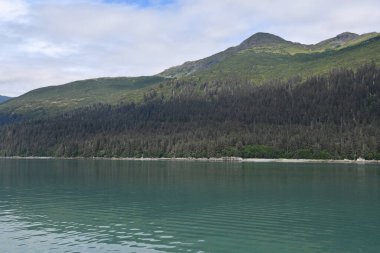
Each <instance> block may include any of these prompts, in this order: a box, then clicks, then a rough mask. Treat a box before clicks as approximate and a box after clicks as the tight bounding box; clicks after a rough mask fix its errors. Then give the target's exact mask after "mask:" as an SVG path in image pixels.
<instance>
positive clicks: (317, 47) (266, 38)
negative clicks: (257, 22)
mask: <svg viewBox="0 0 380 253" xmlns="http://www.w3.org/2000/svg"><path fill="white" fill-rule="evenodd" d="M376 36H380V34H379V33H376V32H373V33H365V34H362V35H358V34H355V33H350V32H344V33H341V34H338V35H337V36H335V37H333V38H330V39H327V40H323V41H321V42H319V43H316V44H311V45H307V44H302V43H298V42H292V41H288V40H285V39H283V38H281V37H280V36H277V35H274V34H271V33H264V32H259V33H255V34H254V35H252V36H251V37H249V38H248V39H246V40H244V41H243V42H242V43H240V44H239V45H237V46H234V47H230V48H228V49H226V50H224V51H222V52H219V53H216V54H214V55H211V56H208V57H206V58H203V59H200V60H196V61H189V62H185V63H184V64H182V65H178V66H174V67H171V68H168V69H166V70H164V71H163V72H161V73H159V75H160V76H164V77H182V76H189V75H191V74H194V73H195V72H198V71H204V70H207V69H209V68H210V67H212V66H214V65H216V64H218V63H219V62H221V61H222V60H224V59H225V58H226V57H228V56H230V55H232V54H235V53H237V52H240V51H243V50H249V49H252V48H255V47H260V46H267V47H268V46H275V45H279V44H283V45H289V46H293V47H294V48H293V49H296V50H295V53H302V52H307V51H309V52H310V51H315V52H321V51H322V52H323V51H326V50H329V49H330V50H331V49H336V48H337V46H338V47H342V46H344V45H345V44H346V43H348V42H352V41H355V40H358V43H359V42H360V40H359V39H360V38H362V39H364V40H365V39H370V38H372V37H376ZM297 49H298V50H297Z"/></svg>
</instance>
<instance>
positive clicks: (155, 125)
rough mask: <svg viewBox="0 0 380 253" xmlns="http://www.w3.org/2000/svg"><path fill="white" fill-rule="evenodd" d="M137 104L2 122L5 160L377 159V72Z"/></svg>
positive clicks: (193, 85) (179, 94) (188, 85)
mask: <svg viewBox="0 0 380 253" xmlns="http://www.w3.org/2000/svg"><path fill="white" fill-rule="evenodd" d="M166 85H167V87H163V88H164V89H166V90H167V89H171V95H170V96H167V95H163V94H160V93H158V92H157V91H152V92H150V93H148V94H146V96H145V100H144V102H143V103H141V104H133V103H132V104H124V105H118V106H109V105H102V104H99V105H94V106H91V107H87V108H83V109H80V110H76V111H73V112H70V113H65V114H62V115H60V116H56V117H52V118H48V119H40V120H35V121H22V122H18V123H11V124H8V125H5V126H3V127H1V128H0V154H1V155H6V156H14V155H21V156H29V155H33V156H70V157H75V156H84V157H91V156H98V157H103V156H107V157H141V156H145V157H189V156H192V157H220V156H241V157H245V158H248V157H265V158H269V157H273V158H280V157H283V158H314V159H343V158H349V159H355V158H357V157H359V156H361V157H364V158H366V159H380V69H379V68H378V67H376V66H375V65H374V64H367V65H364V66H362V67H360V68H358V69H357V70H355V71H354V70H349V69H340V70H335V71H332V72H331V73H330V74H328V75H323V76H316V77H312V78H309V79H308V80H306V81H305V80H301V79H300V78H294V79H292V80H289V81H287V82H280V81H272V82H270V83H266V84H262V85H252V84H251V83H250V82H249V81H243V80H238V79H231V80H224V81H214V82H210V83H197V82H194V81H190V80H188V81H172V82H170V83H168V84H166Z"/></svg>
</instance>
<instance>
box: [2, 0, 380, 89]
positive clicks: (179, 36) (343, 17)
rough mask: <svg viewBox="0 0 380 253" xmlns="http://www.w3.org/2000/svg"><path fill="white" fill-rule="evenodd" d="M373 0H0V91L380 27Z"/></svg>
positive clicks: (140, 71) (144, 70) (155, 68)
mask: <svg viewBox="0 0 380 253" xmlns="http://www.w3.org/2000/svg"><path fill="white" fill-rule="evenodd" d="M379 16H380V2H378V1H372V0H362V1H360V2H358V1H354V0H346V1H343V0H337V1H329V0H320V1H311V0H293V1H288V0H285V1H280V0H268V1H258V0H177V1H174V0H170V1H168V0H166V1H162V0H159V1H157V0H143V1H137V0H124V1H123V0H117V1H109V0H108V1H101V0H60V1H54V0H0V48H1V49H2V50H1V51H0V65H1V66H2V67H1V69H0V94H2V95H12V96H15V95H20V94H22V93H24V92H27V91H29V90H31V89H34V88H38V87H42V86H46V85H58V84H63V83H66V82H69V81H74V80H78V79H84V78H95V77H100V76H137V75H151V74H156V73H159V72H160V71H162V70H164V69H165V68H168V67H170V66H173V65H178V64H181V63H183V62H184V61H188V60H196V59H199V58H203V57H206V56H208V55H210V54H213V53H216V52H218V51H221V50H224V49H225V48H227V47H230V46H233V45H236V44H238V43H240V42H241V41H242V40H244V39H245V38H247V37H248V36H250V35H252V34H253V33H256V32H259V31H264V32H271V33H274V34H277V35H280V36H282V37H284V38H285V39H288V40H292V41H298V42H303V43H316V42H318V41H320V40H323V39H326V38H328V37H332V36H335V35H336V34H338V33H341V32H344V31H352V32H356V33H365V32H371V31H379V30H380V29H379V28H380V24H379V22H378V18H377V17H379Z"/></svg>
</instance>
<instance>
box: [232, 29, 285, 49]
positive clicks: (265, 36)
mask: <svg viewBox="0 0 380 253" xmlns="http://www.w3.org/2000/svg"><path fill="white" fill-rule="evenodd" d="M283 42H286V40H284V39H283V38H281V37H279V36H276V35H273V34H271V33H263V32H259V33H255V34H254V35H252V36H251V37H249V38H248V39H246V40H244V41H243V42H242V43H241V44H240V45H239V49H248V48H252V47H255V46H261V45H267V44H276V43H283Z"/></svg>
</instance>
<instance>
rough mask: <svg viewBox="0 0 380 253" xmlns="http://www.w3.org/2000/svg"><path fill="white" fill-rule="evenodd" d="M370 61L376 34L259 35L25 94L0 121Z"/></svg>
mask: <svg viewBox="0 0 380 253" xmlns="http://www.w3.org/2000/svg"><path fill="white" fill-rule="evenodd" d="M371 62H374V63H377V64H380V35H379V34H378V33H370V34H364V35H357V34H352V33H343V34H340V35H338V36H336V37H334V38H332V39H329V40H325V41H322V42H321V43H318V44H315V45H303V44H300V43H294V42H290V41H286V40H284V39H282V38H280V37H278V36H275V35H272V34H267V33H257V34H255V35H253V36H251V37H250V38H248V39H247V40H245V41H244V42H242V43H241V44H240V45H238V46H236V47H232V48H229V49H227V50H226V51H223V52H221V53H218V54H216V55H213V56H210V57H207V58H205V59H202V60H199V61H195V62H188V63H185V64H184V65H181V66H178V67H174V68H171V69H169V70H166V71H164V72H162V73H161V74H159V75H157V76H151V77H136V78H126V77H120V78H98V79H91V80H83V81H77V82H73V83H69V84H65V85H61V86H52V87H46V88H40V89H37V90H34V91H31V92H28V93H26V94H24V95H23V96H20V97H18V98H15V99H13V100H12V101H9V102H8V103H5V104H1V105H0V122H1V121H7V118H9V117H13V118H14V117H18V118H21V117H22V118H36V117H46V116H49V115H53V114H56V113H60V112H67V111H70V110H73V109H77V108H81V107H83V106H89V105H93V104H96V103H106V104H111V105H116V104H119V103H131V102H135V103H140V102H142V101H144V94H151V93H157V94H160V95H161V96H163V97H164V98H166V99H167V98H169V97H170V96H171V95H172V93H173V92H174V93H175V92H178V91H177V90H181V89H182V90H183V88H182V87H181V84H182V83H193V84H194V85H195V86H197V87H198V88H199V91H200V92H201V91H202V89H203V88H204V84H205V83H207V84H208V88H209V89H211V90H212V89H219V88H221V87H220V85H226V86H229V85H230V83H229V82H228V80H234V81H235V82H236V81H239V82H249V83H251V84H252V85H258V84H262V83H265V82H267V81H270V80H276V79H279V80H288V79H291V78H294V77H295V76H297V77H299V78H301V79H303V80H305V79H306V78H307V77H310V76H313V75H318V74H325V73H328V72H329V71H331V70H332V69H334V68H337V67H346V68H357V67H358V66H360V65H362V64H365V63H371ZM173 83H175V84H176V85H175V86H174V90H173V85H171V84H173ZM1 118H2V119H1Z"/></svg>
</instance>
